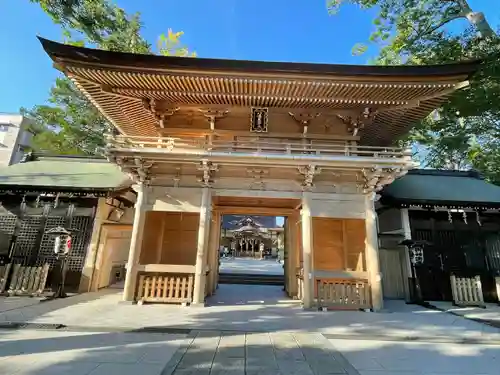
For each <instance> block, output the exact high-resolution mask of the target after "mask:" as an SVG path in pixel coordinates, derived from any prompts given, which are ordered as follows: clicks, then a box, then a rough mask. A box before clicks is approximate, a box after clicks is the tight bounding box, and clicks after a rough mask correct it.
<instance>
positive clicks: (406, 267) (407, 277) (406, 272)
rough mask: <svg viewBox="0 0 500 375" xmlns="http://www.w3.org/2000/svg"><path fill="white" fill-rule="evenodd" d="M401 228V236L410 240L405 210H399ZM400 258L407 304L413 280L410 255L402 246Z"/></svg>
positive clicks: (408, 217) (406, 210)
mask: <svg viewBox="0 0 500 375" xmlns="http://www.w3.org/2000/svg"><path fill="white" fill-rule="evenodd" d="M400 212H401V228H403V235H404V239H405V240H411V227H410V215H409V212H408V209H407V208H401V210H400ZM401 251H402V253H401V254H402V256H401V257H400V259H401V260H402V262H401V263H402V264H401V268H402V271H403V277H404V287H405V299H406V301H407V302H409V301H410V300H411V285H410V282H411V283H414V282H415V280H413V279H412V273H411V263H410V253H409V251H408V249H407V248H406V246H403V247H402V249H401Z"/></svg>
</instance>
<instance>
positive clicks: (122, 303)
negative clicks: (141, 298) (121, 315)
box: [118, 301, 137, 305]
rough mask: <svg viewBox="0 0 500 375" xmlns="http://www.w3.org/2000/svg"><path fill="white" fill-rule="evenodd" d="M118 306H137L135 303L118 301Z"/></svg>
mask: <svg viewBox="0 0 500 375" xmlns="http://www.w3.org/2000/svg"><path fill="white" fill-rule="evenodd" d="M118 304H119V305H137V302H136V301H118Z"/></svg>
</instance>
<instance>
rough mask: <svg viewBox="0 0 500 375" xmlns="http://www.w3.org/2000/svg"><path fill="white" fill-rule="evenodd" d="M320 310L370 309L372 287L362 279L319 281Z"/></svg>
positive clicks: (317, 282) (317, 285) (317, 283)
mask: <svg viewBox="0 0 500 375" xmlns="http://www.w3.org/2000/svg"><path fill="white" fill-rule="evenodd" d="M316 287H317V293H318V308H331V309H339V310H359V309H369V308H370V307H371V304H370V285H369V283H368V280H362V279H317V280H316Z"/></svg>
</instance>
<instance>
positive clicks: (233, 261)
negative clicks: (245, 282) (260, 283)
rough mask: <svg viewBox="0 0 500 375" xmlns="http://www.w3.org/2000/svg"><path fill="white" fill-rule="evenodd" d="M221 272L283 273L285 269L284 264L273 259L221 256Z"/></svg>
mask: <svg viewBox="0 0 500 375" xmlns="http://www.w3.org/2000/svg"><path fill="white" fill-rule="evenodd" d="M220 272H224V273H249V274H256V275H263V274H265V275H283V274H284V272H285V270H284V268H283V264H281V263H278V262H276V260H273V259H262V260H258V259H251V258H221V259H220Z"/></svg>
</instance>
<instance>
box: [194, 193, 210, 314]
mask: <svg viewBox="0 0 500 375" xmlns="http://www.w3.org/2000/svg"><path fill="white" fill-rule="evenodd" d="M210 196H211V191H210V188H209V187H204V188H203V189H202V194H201V207H200V225H199V227H198V244H197V249H196V266H195V271H194V272H195V273H194V292H193V302H192V305H195V306H196V305H198V306H204V305H205V284H206V274H205V265H206V259H207V248H208V233H209V230H210V211H211V210H210Z"/></svg>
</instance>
